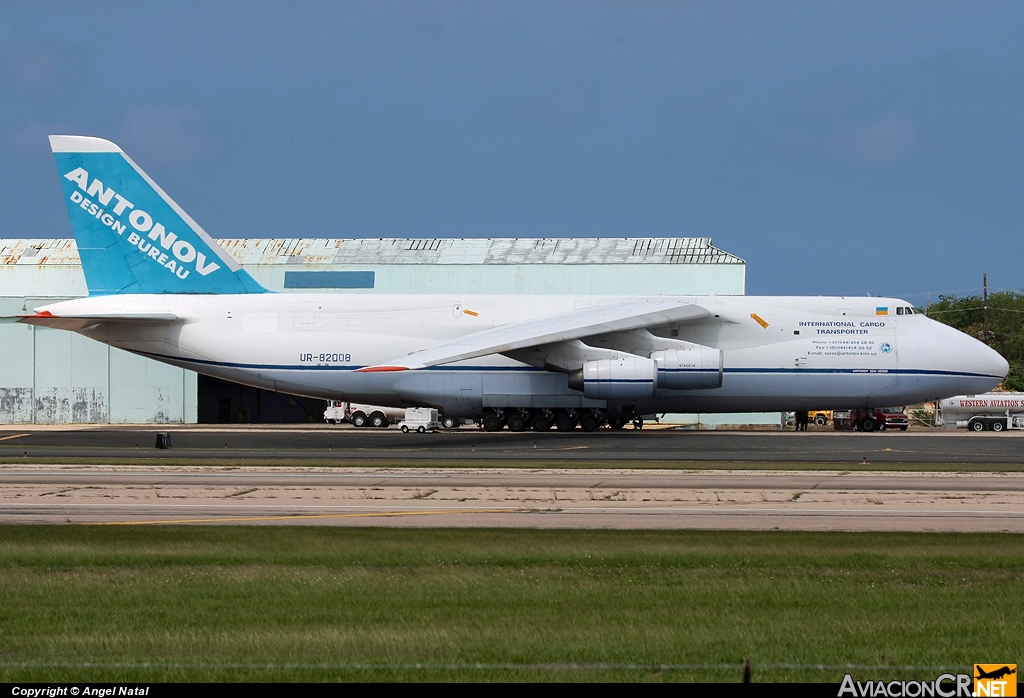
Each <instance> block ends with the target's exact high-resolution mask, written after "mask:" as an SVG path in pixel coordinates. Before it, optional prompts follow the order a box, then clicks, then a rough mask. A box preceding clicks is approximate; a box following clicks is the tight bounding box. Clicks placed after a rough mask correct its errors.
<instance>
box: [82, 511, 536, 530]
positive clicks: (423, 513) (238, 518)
mask: <svg viewBox="0 0 1024 698" xmlns="http://www.w3.org/2000/svg"><path fill="white" fill-rule="evenodd" d="M517 511H522V510H521V509H516V508H508V509H437V510H429V509H427V510H423V511H381V512H373V513H360V514H281V515H279V516H222V517H215V518H210V519H160V520H154V521H96V522H93V523H90V524H87V525H88V526H152V525H160V524H195V523H223V522H230V521H287V520H291V519H359V518H376V517H379V516H436V515H438V514H511V513H513V512H517Z"/></svg>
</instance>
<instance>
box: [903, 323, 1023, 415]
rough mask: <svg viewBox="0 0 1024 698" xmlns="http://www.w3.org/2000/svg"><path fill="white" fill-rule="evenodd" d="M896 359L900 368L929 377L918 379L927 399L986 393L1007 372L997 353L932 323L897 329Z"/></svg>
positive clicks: (953, 330)
mask: <svg viewBox="0 0 1024 698" xmlns="http://www.w3.org/2000/svg"><path fill="white" fill-rule="evenodd" d="M922 320H923V318H922ZM899 358H900V364H901V366H903V367H906V368H910V369H911V370H912V371H913V370H919V371H923V372H924V373H925V374H927V375H929V376H930V378H928V379H922V380H926V381H927V386H928V388H927V390H928V392H929V393H931V395H932V396H933V397H931V398H929V399H935V396H941V397H951V396H953V395H977V394H979V393H986V392H988V391H989V390H991V389H992V388H994V387H996V386H997V385H999V382H1000V381H1002V380H1003V378H1005V377H1006V374H1007V373H1009V371H1010V366H1009V364H1007V363H1006V359H1004V358H1003V357H1002V356H1000V355H999V353H998V352H997V351H995V350H994V349H992V348H990V347H988V346H986V345H985V344H984V343H983V342H979V341H978V340H977V339H974V338H973V337H970V336H968V335H966V334H964V333H963V332H960V331H959V330H956V329H953V328H952V327H950V326H949V325H944V324H942V323H940V322H936V321H934V320H927V321H925V322H922V323H915V324H914V325H913V326H908V327H907V328H906V329H905V330H900V338H899Z"/></svg>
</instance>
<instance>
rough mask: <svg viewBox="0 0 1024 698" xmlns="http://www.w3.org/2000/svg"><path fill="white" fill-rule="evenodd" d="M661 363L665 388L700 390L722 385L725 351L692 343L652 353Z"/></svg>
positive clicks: (660, 374) (660, 378) (661, 386)
mask: <svg viewBox="0 0 1024 698" xmlns="http://www.w3.org/2000/svg"><path fill="white" fill-rule="evenodd" d="M651 359H652V360H653V361H654V363H655V364H657V366H658V388H659V389H661V390H700V389H707V388H721V387H722V372H723V369H722V351H721V350H720V349H712V348H711V347H702V346H692V347H687V348H686V349H666V350H665V351H656V352H654V353H653V354H651Z"/></svg>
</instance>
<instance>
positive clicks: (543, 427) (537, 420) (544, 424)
mask: <svg viewBox="0 0 1024 698" xmlns="http://www.w3.org/2000/svg"><path fill="white" fill-rule="evenodd" d="M530 428H531V429H533V430H534V431H547V430H548V429H550V428H551V422H549V421H548V418H547V415H545V414H538V415H537V416H535V417H534V418H533V419H532V420H530Z"/></svg>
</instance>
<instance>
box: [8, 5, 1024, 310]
mask: <svg viewBox="0 0 1024 698" xmlns="http://www.w3.org/2000/svg"><path fill="white" fill-rule="evenodd" d="M0 90H2V92H0V94H2V96H3V98H2V99H0V210H2V211H3V215H2V217H0V237H65V236H69V235H70V228H69V224H68V219H67V214H66V211H65V209H64V205H63V203H62V199H61V194H60V186H59V183H58V182H57V177H56V173H55V169H54V165H53V160H52V158H51V156H50V154H49V148H48V144H47V142H46V135H47V134H49V133H75V134H85V135H95V136H102V137H105V138H110V139H112V140H114V141H116V142H117V143H119V144H120V145H121V146H122V147H123V148H124V149H125V151H126V152H128V154H129V155H131V157H132V158H133V159H134V160H135V161H136V162H138V163H139V164H140V165H141V166H142V167H143V168H144V169H145V170H146V171H147V172H148V173H149V174H150V175H151V176H152V177H153V178H154V179H156V181H157V182H159V183H160V184H161V186H163V188H164V189H165V190H167V191H168V193H170V194H171V196H173V197H174V198H175V199H176V200H177V201H178V202H179V203H180V204H181V205H182V206H183V207H184V208H185V209H186V210H187V211H188V212H189V213H190V214H191V215H192V216H193V217H194V218H195V219H196V220H198V221H199V222H200V223H201V224H202V225H203V226H204V227H205V228H206V229H207V230H208V231H209V232H210V233H211V234H213V235H215V236H218V237H271V236H282V237H284V236H307V237H435V236H436V237H487V236H501V237H506V236H509V237H547V236H559V237H561V236H602V237H605V236H608V237H627V236H708V237H711V238H713V239H714V242H715V244H716V245H717V246H719V247H721V248H722V249H725V250H727V251H729V252H732V253H734V254H737V255H739V256H741V257H743V258H744V259H746V260H747V279H748V289H747V290H748V293H752V294H810V295H818V294H850V295H864V294H866V293H871V294H873V295H882V294H889V295H901V296H904V297H907V298H908V299H909V300H911V301H913V302H916V303H923V302H924V301H925V300H926V298H927V294H929V293H930V294H931V295H932V297H934V296H936V295H937V294H938V293H946V292H959V293H960V294H961V295H963V294H966V293H973V292H976V291H977V290H978V289H979V288H980V285H981V275H982V273H985V272H987V273H988V275H989V281H990V286H991V287H992V288H1009V289H1020V288H1022V287H1024V281H1022V279H1021V276H1022V275H1021V262H1020V260H1021V259H1022V253H1024V235H1022V225H1021V224H1022V220H1024V204H1022V196H1024V128H1022V126H1024V117H1022V113H1024V3H1021V2H1005V3H997V2H977V3H962V2H959V3H956V2H950V3H944V2H891V1H890V2H877V3H876V2H856V3H852V2H848V3H825V2H810V3H798V2H785V3H771V2H761V3H750V2H738V3H730V2H724V1H719V0H715V1H714V2H712V1H711V0H708V1H706V2H554V1H553V0H547V1H545V2H539V3H532V2H508V3H502V2H482V1H476V2H465V3H461V2H456V3H447V2H434V3H430V2H361V3H344V2H324V3H304V2H287V3H284V2H281V3H273V2H271V3H254V2H247V3H230V2H220V3H200V2H196V3H189V2H174V3H166V2H138V3H127V2H124V3H105V2H99V1H95V0H93V1H89V2H84V1H83V2H61V3H46V2H25V3H5V8H4V12H3V15H2V16H0Z"/></svg>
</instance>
